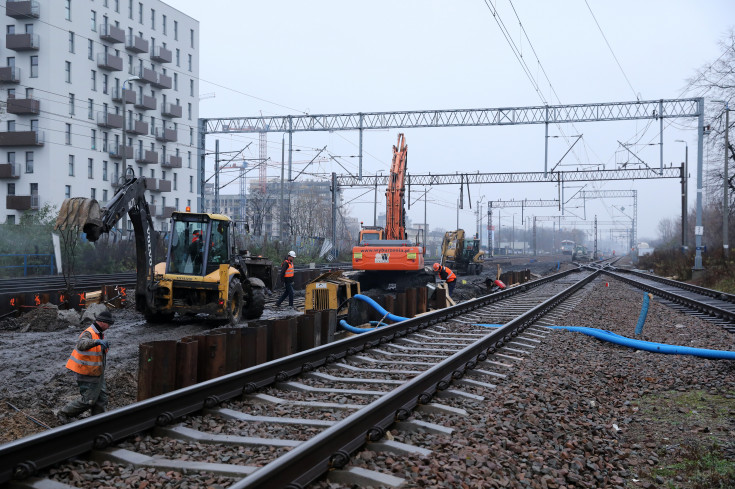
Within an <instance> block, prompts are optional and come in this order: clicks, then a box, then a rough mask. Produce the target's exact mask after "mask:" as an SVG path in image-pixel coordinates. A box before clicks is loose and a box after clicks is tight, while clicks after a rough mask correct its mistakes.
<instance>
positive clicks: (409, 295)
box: [405, 289, 417, 318]
mask: <svg viewBox="0 0 735 489" xmlns="http://www.w3.org/2000/svg"><path fill="white" fill-rule="evenodd" d="M416 297H417V294H416V289H406V316H405V317H407V318H412V317H414V316H416Z"/></svg>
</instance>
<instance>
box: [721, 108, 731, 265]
mask: <svg viewBox="0 0 735 489" xmlns="http://www.w3.org/2000/svg"><path fill="white" fill-rule="evenodd" d="M729 129H730V107H729V105H728V104H727V102H725V168H724V175H725V182H724V186H723V187H724V188H723V192H722V195H723V198H722V248H723V249H724V252H725V259H726V260H727V259H728V258H729V257H730V243H729V239H728V228H729V225H730V223H729V217H730V216H729V214H730V209H729V204H730V202H729V201H728V195H727V191H728V187H729V186H730V181H729V179H728V178H727V173H728V172H727V169H728V168H727V167H728V166H729V165H728V159H729V158H728V157H727V152H728V150H729V147H728V143H729V141H728V133H729V132H730V131H729Z"/></svg>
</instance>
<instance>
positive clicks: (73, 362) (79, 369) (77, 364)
mask: <svg viewBox="0 0 735 489" xmlns="http://www.w3.org/2000/svg"><path fill="white" fill-rule="evenodd" d="M84 331H89V332H90V334H91V335H92V339H95V340H101V339H102V335H100V334H99V333H97V331H95V329H94V327H93V326H90V327H89V328H87V329H85V330H84ZM82 334H84V332H82ZM82 334H80V335H79V337H80V338H81V336H82ZM104 356H105V354H104V352H103V351H102V346H101V345H97V346H95V347H93V348H90V349H89V350H86V351H79V350H77V349H76V348H74V351H72V352H71V356H70V357H69V360H67V362H66V368H68V369H69V370H71V371H72V372H76V373H78V374H81V375H90V376H93V377H99V376H100V375H102V369H103V368H104V363H103V360H104Z"/></svg>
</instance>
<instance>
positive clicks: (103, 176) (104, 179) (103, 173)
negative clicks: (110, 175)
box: [102, 161, 107, 200]
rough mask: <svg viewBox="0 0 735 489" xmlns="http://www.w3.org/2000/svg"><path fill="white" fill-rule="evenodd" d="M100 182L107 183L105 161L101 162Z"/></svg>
mask: <svg viewBox="0 0 735 489" xmlns="http://www.w3.org/2000/svg"><path fill="white" fill-rule="evenodd" d="M102 181H104V182H106V181H107V162H106V161H103V162H102ZM105 200H107V199H105Z"/></svg>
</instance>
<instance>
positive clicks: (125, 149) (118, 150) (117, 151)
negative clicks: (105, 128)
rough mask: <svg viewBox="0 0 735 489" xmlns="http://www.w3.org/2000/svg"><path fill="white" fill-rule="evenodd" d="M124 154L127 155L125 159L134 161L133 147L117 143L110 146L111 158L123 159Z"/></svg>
mask: <svg viewBox="0 0 735 489" xmlns="http://www.w3.org/2000/svg"><path fill="white" fill-rule="evenodd" d="M123 153H124V154H125V158H127V159H132V158H133V147H132V146H123V145H122V144H115V143H112V144H110V158H116V159H120V158H122V157H123Z"/></svg>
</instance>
